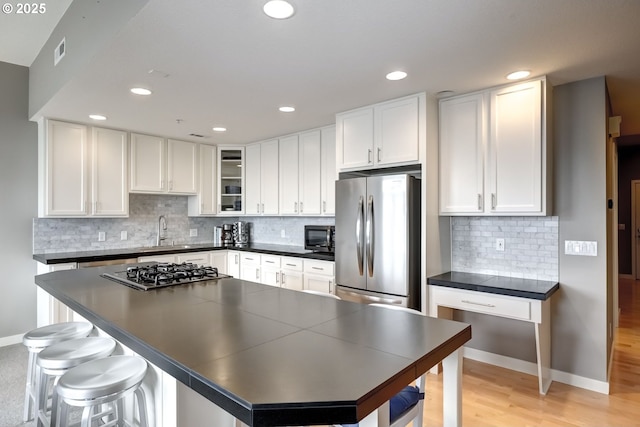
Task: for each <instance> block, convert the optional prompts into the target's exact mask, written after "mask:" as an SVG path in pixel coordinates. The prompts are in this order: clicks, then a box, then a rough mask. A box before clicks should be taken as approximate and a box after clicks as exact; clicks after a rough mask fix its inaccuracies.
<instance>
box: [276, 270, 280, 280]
mask: <svg viewBox="0 0 640 427" xmlns="http://www.w3.org/2000/svg"><path fill="white" fill-rule="evenodd" d="M278 276H280V273H277V272H276V283H278Z"/></svg>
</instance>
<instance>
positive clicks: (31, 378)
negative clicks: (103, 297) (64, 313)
mask: <svg viewBox="0 0 640 427" xmlns="http://www.w3.org/2000/svg"><path fill="white" fill-rule="evenodd" d="M92 330H93V325H92V324H91V323H88V322H65V323H55V324H53V325H47V326H42V327H40V328H37V329H33V330H31V331H29V332H27V333H26V334H24V337H22V343H23V344H24V345H25V347H27V350H29V361H28V364H27V384H26V387H25V392H24V415H23V417H22V420H23V421H24V422H25V423H26V422H27V421H30V420H32V419H33V418H34V416H35V413H34V411H32V408H34V409H35V407H36V405H35V402H36V394H35V388H34V386H35V379H36V357H37V355H38V353H40V352H41V351H42V350H43V349H45V348H47V347H49V346H50V345H53V344H56V343H59V342H62V341H66V340H70V339H74V338H82V337H86V336H87V335H89V334H90V333H91V331H92ZM32 414H33V415H32Z"/></svg>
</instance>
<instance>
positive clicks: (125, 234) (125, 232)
mask: <svg viewBox="0 0 640 427" xmlns="http://www.w3.org/2000/svg"><path fill="white" fill-rule="evenodd" d="M120 240H127V230H122V231H121V232H120Z"/></svg>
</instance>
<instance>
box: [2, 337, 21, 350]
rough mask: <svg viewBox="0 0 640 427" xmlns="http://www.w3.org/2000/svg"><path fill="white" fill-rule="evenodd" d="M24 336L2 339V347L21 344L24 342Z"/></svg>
mask: <svg viewBox="0 0 640 427" xmlns="http://www.w3.org/2000/svg"><path fill="white" fill-rule="evenodd" d="M23 336H24V334H18V335H13V336H10V337H0V347H6V346H8V345H13V344H19V343H21V342H22V337H23Z"/></svg>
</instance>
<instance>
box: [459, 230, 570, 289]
mask: <svg viewBox="0 0 640 427" xmlns="http://www.w3.org/2000/svg"><path fill="white" fill-rule="evenodd" d="M497 238H502V239H504V241H505V244H504V252H501V251H497V250H496V249H495V241H496V239H497ZM451 269H452V270H454V271H463V272H473V273H484V274H493V275H499V276H510V277H518V278H526V279H538V280H558V218H557V217H452V218H451Z"/></svg>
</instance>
